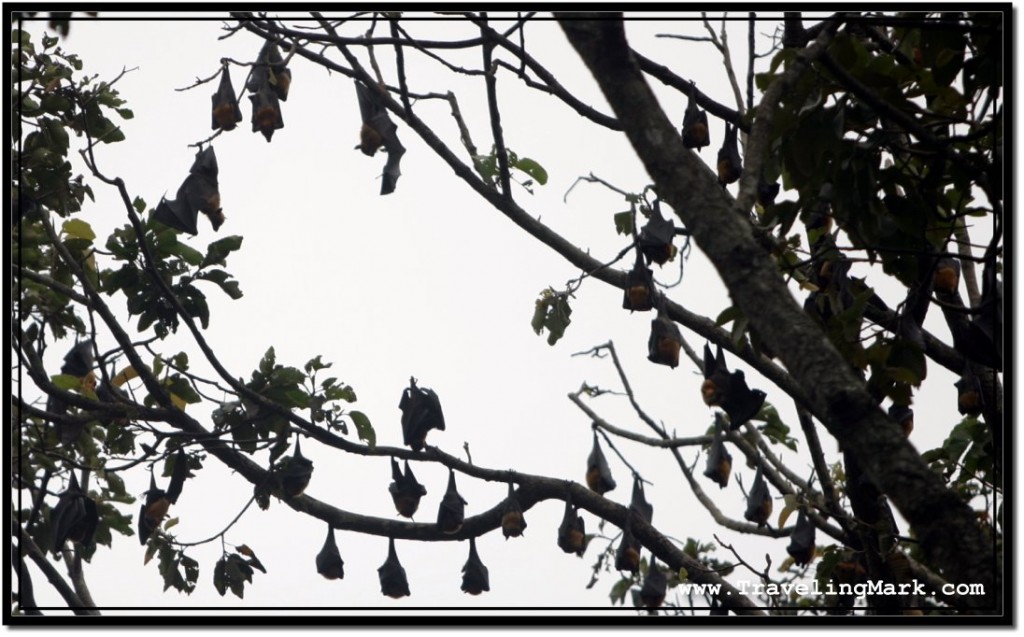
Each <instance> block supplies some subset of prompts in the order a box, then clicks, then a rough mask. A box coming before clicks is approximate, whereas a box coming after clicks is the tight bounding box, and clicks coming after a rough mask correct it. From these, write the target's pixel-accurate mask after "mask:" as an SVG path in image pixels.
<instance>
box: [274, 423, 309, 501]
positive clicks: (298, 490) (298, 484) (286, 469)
mask: <svg viewBox="0 0 1024 637" xmlns="http://www.w3.org/2000/svg"><path fill="white" fill-rule="evenodd" d="M312 476H313V461H312V460H310V459H308V458H306V457H305V456H303V455H302V448H301V446H300V445H299V440H298V439H297V438H296V440H295V453H294V454H293V455H292V456H291V457H290V458H287V459H286V461H285V462H284V463H283V465H282V466H280V467H279V472H278V480H279V482H280V484H281V493H282V495H284V497H285V498H294V497H296V496H298V495H301V494H302V492H303V491H305V490H306V487H308V486H309V479H310V478H311V477H312Z"/></svg>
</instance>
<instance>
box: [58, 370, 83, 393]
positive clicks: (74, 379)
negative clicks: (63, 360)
mask: <svg viewBox="0 0 1024 637" xmlns="http://www.w3.org/2000/svg"><path fill="white" fill-rule="evenodd" d="M50 382H51V383H53V384H54V385H56V386H57V387H59V388H61V389H63V390H64V391H71V390H73V389H78V388H79V387H81V386H82V379H81V378H79V377H78V376H72V375H71V374H57V375H56V376H51V377H50Z"/></svg>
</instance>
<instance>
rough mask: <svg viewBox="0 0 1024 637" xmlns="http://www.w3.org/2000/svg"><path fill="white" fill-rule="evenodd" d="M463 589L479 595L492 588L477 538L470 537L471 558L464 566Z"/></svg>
mask: <svg viewBox="0 0 1024 637" xmlns="http://www.w3.org/2000/svg"><path fill="white" fill-rule="evenodd" d="M462 590H463V592H466V593H469V594H470V595H479V594H480V593H482V592H484V591H489V590H491V580H490V577H489V576H488V574H487V567H486V566H484V563H483V562H481V561H480V556H479V555H477V552H476V539H475V538H469V559H468V560H466V563H465V564H464V565H463V567H462Z"/></svg>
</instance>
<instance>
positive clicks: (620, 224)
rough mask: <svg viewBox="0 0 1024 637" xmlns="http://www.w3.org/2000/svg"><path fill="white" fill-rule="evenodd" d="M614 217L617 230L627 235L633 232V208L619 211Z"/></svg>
mask: <svg viewBox="0 0 1024 637" xmlns="http://www.w3.org/2000/svg"><path fill="white" fill-rule="evenodd" d="M613 219H614V220H615V232H617V233H619V234H624V235H627V236H629V235H632V234H633V230H634V223H633V211H632V210H624V211H622V212H617V213H615V216H614V217H613Z"/></svg>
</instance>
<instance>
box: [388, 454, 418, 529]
mask: <svg viewBox="0 0 1024 637" xmlns="http://www.w3.org/2000/svg"><path fill="white" fill-rule="evenodd" d="M391 477H392V478H393V480H394V481H393V482H392V483H391V484H390V485H388V491H390V492H391V499H392V500H393V501H394V503H395V509H396V510H397V511H398V515H401V516H402V517H406V518H411V517H412V516H413V515H415V514H416V510H417V509H419V508H420V498H422V497H423V496H425V495H427V489H426V487H424V486H423V485H422V484H420V483H419V482H417V481H416V476H414V475H413V473H412V469H410V468H409V461H408V460H406V461H405V474H404V475H403V474H402V470H401V469H399V468H398V461H397V460H395V459H394V458H392V459H391Z"/></svg>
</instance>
